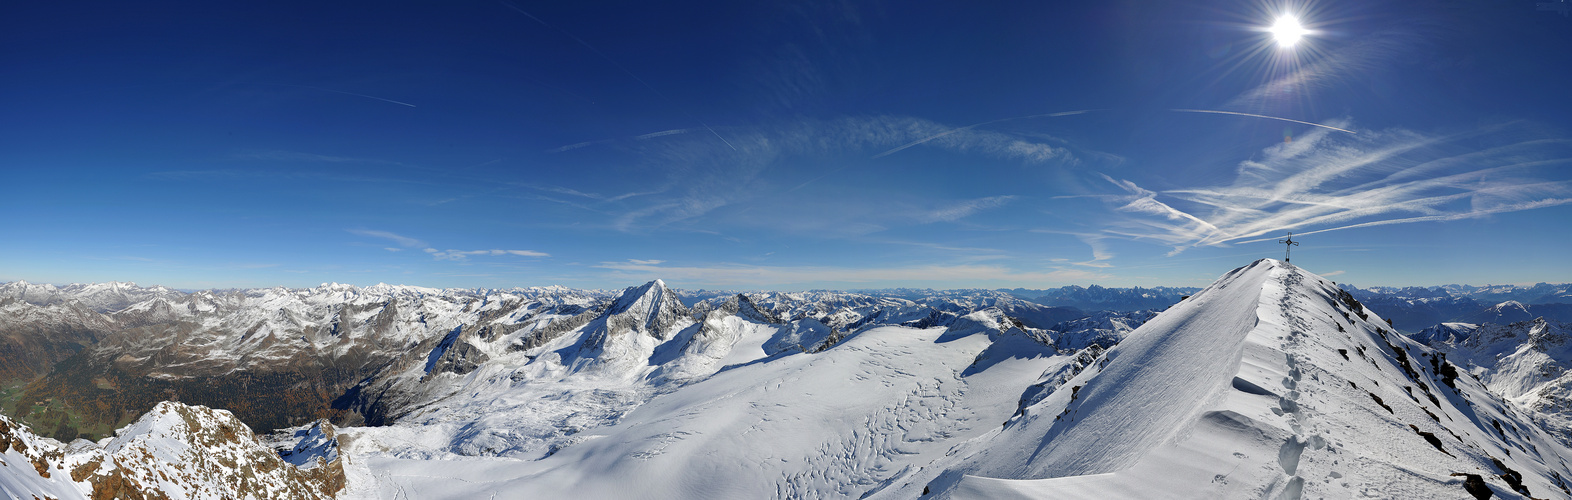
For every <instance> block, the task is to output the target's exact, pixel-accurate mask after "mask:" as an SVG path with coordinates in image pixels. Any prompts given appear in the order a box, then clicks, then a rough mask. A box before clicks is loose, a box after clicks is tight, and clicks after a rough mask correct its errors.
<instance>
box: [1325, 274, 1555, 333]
mask: <svg viewBox="0 0 1572 500" xmlns="http://www.w3.org/2000/svg"><path fill="white" fill-rule="evenodd" d="M1338 286H1339V287H1341V288H1342V289H1343V290H1347V291H1348V293H1350V294H1352V295H1353V296H1354V297H1356V298H1358V299H1359V300H1360V301H1363V302H1364V303H1365V304H1366V305H1369V306H1370V308H1371V309H1373V310H1376V311H1380V312H1381V315H1382V317H1385V318H1387V319H1390V320H1392V324H1393V326H1394V327H1396V328H1397V329H1399V330H1402V331H1405V332H1417V331H1419V330H1421V329H1424V328H1426V327H1429V326H1431V325H1435V324H1438V323H1448V322H1462V323H1474V324H1479V323H1496V324H1503V325H1504V324H1509V323H1515V322H1518V321H1527V320H1531V319H1534V318H1538V317H1544V318H1547V319H1551V320H1556V321H1572V284H1559V285H1552V284H1548V283H1539V284H1536V285H1533V286H1526V287H1525V286H1515V285H1491V286H1468V285H1446V286H1436V287H1404V288H1397V287H1371V288H1359V287H1356V286H1353V285H1349V284H1346V283H1345V284H1340V285H1338Z"/></svg>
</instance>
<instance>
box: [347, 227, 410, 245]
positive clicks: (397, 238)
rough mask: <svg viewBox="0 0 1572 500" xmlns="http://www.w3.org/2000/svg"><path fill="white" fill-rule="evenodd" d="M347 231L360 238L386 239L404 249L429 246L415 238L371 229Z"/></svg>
mask: <svg viewBox="0 0 1572 500" xmlns="http://www.w3.org/2000/svg"><path fill="white" fill-rule="evenodd" d="M345 231H348V232H349V233H350V234H354V235H358V236H369V237H372V238H382V239H385V240H389V241H392V242H394V243H398V244H399V245H400V246H403V247H406V248H421V247H425V246H427V245H426V242H424V241H420V240H418V239H415V238H410V237H408V236H403V235H399V234H394V233H392V232H389V231H374V230H370V229H345Z"/></svg>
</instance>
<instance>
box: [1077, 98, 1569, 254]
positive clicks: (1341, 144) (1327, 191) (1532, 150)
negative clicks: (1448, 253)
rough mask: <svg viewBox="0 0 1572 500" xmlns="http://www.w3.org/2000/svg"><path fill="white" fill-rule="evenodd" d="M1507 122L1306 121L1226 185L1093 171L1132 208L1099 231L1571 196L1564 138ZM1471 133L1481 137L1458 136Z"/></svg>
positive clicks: (1465, 213) (1431, 212) (1320, 223)
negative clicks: (1337, 129)
mask: <svg viewBox="0 0 1572 500" xmlns="http://www.w3.org/2000/svg"><path fill="white" fill-rule="evenodd" d="M1518 128H1519V127H1516V126H1513V125H1508V126H1500V127H1490V128H1486V129H1482V130H1479V131H1475V132H1471V133H1466V134H1455V135H1450V136H1434V135H1427V134H1422V133H1418V132H1413V131H1408V130H1401V129H1393V130H1386V131H1366V132H1362V133H1361V134H1359V135H1357V136H1350V135H1347V134H1341V133H1331V132H1330V131H1327V130H1319V129H1318V130H1316V131H1312V132H1311V133H1309V134H1307V135H1306V136H1305V137H1303V138H1302V139H1301V140H1298V141H1295V142H1292V143H1286V144H1279V145H1276V146H1272V147H1269V148H1267V149H1265V150H1264V151H1262V153H1261V155H1260V158H1259V159H1252V160H1246V161H1243V162H1240V163H1239V165H1238V168H1237V169H1236V172H1235V179H1234V181H1233V183H1232V184H1229V185H1219V186H1196V187H1183V188H1178V189H1170V190H1165V191H1162V192H1156V191H1152V190H1148V189H1145V188H1142V187H1140V186H1138V185H1136V184H1135V183H1134V182H1131V181H1129V180H1123V179H1114V178H1112V177H1108V176H1103V178H1104V179H1105V180H1106V181H1107V182H1109V183H1112V184H1113V185H1115V186H1117V187H1118V188H1120V189H1121V190H1122V191H1124V194H1112V195H1102V196H1101V197H1102V199H1103V200H1104V201H1107V202H1111V203H1112V205H1113V208H1114V209H1115V210H1117V211H1119V212H1123V213H1126V214H1130V215H1132V217H1130V218H1127V219H1124V220H1121V221H1117V222H1116V224H1115V226H1114V227H1112V228H1110V229H1108V230H1107V231H1105V233H1106V234H1109V235H1114V236H1122V237H1129V238H1148V239H1153V240H1157V241H1160V242H1162V243H1164V244H1168V245H1172V246H1173V247H1174V250H1173V252H1171V253H1170V255H1172V254H1177V253H1179V252H1182V251H1183V250H1185V249H1187V248H1193V247H1197V246H1206V245H1227V244H1231V243H1250V242H1256V241H1265V240H1269V239H1272V238H1275V237H1278V236H1279V235H1280V233H1282V232H1286V231H1293V232H1295V233H1296V235H1300V234H1305V235H1308V234H1316V233H1323V232H1327V231H1338V230H1344V229H1354V228H1362V227H1372V226H1382V225H1390V224H1406V223H1414V222H1429V221H1450V220H1461V219H1471V218H1480V217H1486V216H1489V215H1493V214H1500V213H1507V212H1517V211H1524V210H1533V209H1537V208H1545V207H1552V206H1558V205H1564V204H1568V203H1572V181H1569V180H1568V176H1567V175H1566V174H1565V166H1566V165H1568V164H1572V140H1566V139H1540V138H1531V139H1524V138H1523V136H1524V134H1522V133H1519V132H1518ZM1480 143H1486V144H1491V145H1489V146H1485V147H1474V148H1469V147H1468V145H1473V144H1480ZM1268 234H1270V235H1272V236H1270V237H1265V238H1263V237H1262V236H1264V235H1268Z"/></svg>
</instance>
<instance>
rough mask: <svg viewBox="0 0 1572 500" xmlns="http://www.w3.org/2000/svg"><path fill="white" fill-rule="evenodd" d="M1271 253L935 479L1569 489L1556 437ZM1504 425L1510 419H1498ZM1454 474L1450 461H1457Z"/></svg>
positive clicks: (1291, 491) (1099, 491)
mask: <svg viewBox="0 0 1572 500" xmlns="http://www.w3.org/2000/svg"><path fill="white" fill-rule="evenodd" d="M1384 326H1385V322H1384V321H1383V320H1381V319H1380V318H1378V317H1376V316H1375V315H1373V314H1371V313H1370V312H1369V311H1368V310H1366V309H1364V308H1363V306H1362V305H1361V304H1359V303H1358V302H1357V301H1356V300H1354V299H1353V298H1352V297H1351V296H1348V295H1347V294H1346V292H1341V293H1340V291H1339V290H1338V289H1337V288H1336V287H1335V286H1334V285H1333V284H1332V283H1331V282H1329V281H1326V280H1324V279H1321V278H1319V277H1316V276H1314V275H1310V274H1308V273H1305V272H1304V271H1303V270H1300V269H1298V268H1295V267H1293V266H1290V265H1287V264H1283V263H1279V262H1276V261H1271V260H1263V261H1258V262H1256V263H1255V264H1253V265H1252V266H1250V267H1247V268H1241V269H1238V270H1235V271H1234V272H1232V273H1229V275H1227V276H1224V277H1223V278H1222V279H1220V280H1219V281H1218V282H1217V283H1215V284H1213V285H1212V286H1210V287H1208V288H1207V289H1205V290H1203V291H1201V292H1199V293H1197V294H1196V295H1195V296H1192V297H1191V298H1190V299H1189V300H1186V301H1184V302H1181V303H1180V304H1178V305H1176V306H1175V307H1174V308H1172V309H1170V310H1168V311H1166V312H1164V313H1163V314H1160V315H1158V316H1157V317H1156V318H1154V319H1153V320H1152V321H1149V322H1147V323H1146V324H1144V325H1142V327H1141V328H1139V329H1137V330H1136V331H1134V332H1131V333H1130V335H1129V336H1128V337H1127V339H1126V340H1125V342H1123V343H1121V344H1119V345H1118V346H1117V347H1114V348H1113V349H1110V350H1109V351H1108V352H1107V353H1105V354H1104V355H1103V357H1102V360H1101V361H1099V362H1098V367H1097V368H1095V369H1087V370H1085V371H1083V372H1082V373H1081V374H1080V375H1078V376H1076V377H1075V378H1074V379H1073V380H1071V381H1070V382H1068V383H1066V384H1065V385H1070V386H1072V389H1074V390H1072V391H1063V390H1060V391H1057V392H1055V393H1053V394H1052V395H1050V396H1049V397H1047V398H1044V399H1043V400H1042V401H1041V402H1039V403H1037V404H1036V405H1033V406H1032V407H1030V408H1027V409H1026V411H1025V412H1024V414H1023V415H1022V416H1020V417H1017V418H1016V419H1014V420H1013V421H1012V422H1011V423H1010V424H1009V425H1007V426H1006V428H1005V429H1003V430H1002V431H1001V432H999V433H998V435H997V436H992V437H991V439H988V440H984V441H979V442H974V443H970V445H971V446H972V447H974V448H975V451H974V452H972V453H973V454H972V455H971V456H969V457H967V458H964V459H961V460H958V462H959V465H958V466H957V467H955V468H954V469H952V470H953V471H954V472H950V473H946V474H942V475H939V476H938V477H936V478H935V480H934V481H933V482H932V483H931V484H930V486H932V487H933V488H934V489H939V490H941V491H942V492H943V494H944V496H949V497H952V498H1035V497H1045V496H1051V497H1054V498H1110V497H1121V498H1155V497H1175V498H1201V497H1212V498H1240V497H1271V498H1302V497H1309V498H1314V497H1334V498H1336V497H1349V496H1357V495H1371V494H1375V495H1392V496H1398V497H1405V498H1416V497H1429V496H1440V497H1458V496H1462V495H1463V494H1465V490H1464V483H1465V482H1466V480H1467V479H1468V477H1469V476H1468V475H1469V474H1473V475H1475V476H1480V477H1481V478H1482V479H1483V481H1484V484H1485V485H1487V486H1488V487H1489V489H1490V490H1492V491H1493V492H1494V494H1495V495H1498V496H1502V497H1505V498H1516V497H1519V495H1522V496H1527V494H1528V493H1529V492H1533V493H1536V494H1538V495H1546V494H1550V493H1551V492H1555V494H1558V495H1559V494H1568V492H1567V490H1566V489H1564V488H1565V484H1564V482H1563V480H1562V478H1563V477H1566V476H1569V475H1572V472H1569V471H1568V470H1567V468H1566V466H1565V465H1564V462H1563V460H1564V457H1566V456H1568V455H1567V453H1568V450H1567V449H1566V448H1565V447H1563V446H1562V445H1561V444H1560V443H1558V442H1556V441H1555V440H1554V439H1551V438H1550V436H1549V435H1548V434H1546V433H1545V432H1544V431H1543V430H1541V429H1539V428H1538V426H1536V425H1533V424H1532V423H1531V422H1529V420H1528V419H1527V418H1526V417H1525V416H1523V415H1521V414H1519V413H1518V412H1516V411H1515V410H1514V409H1513V408H1512V406H1511V405H1510V404H1508V403H1506V402H1505V401H1502V400H1501V399H1500V398H1498V397H1497V396H1495V395H1493V394H1491V393H1490V392H1489V391H1488V389H1487V388H1486V387H1485V386H1484V385H1483V384H1481V383H1479V382H1478V381H1475V380H1473V379H1472V378H1470V377H1460V376H1458V374H1457V371H1456V370H1455V369H1453V368H1452V367H1451V365H1449V364H1447V363H1446V361H1444V360H1443V359H1442V358H1440V357H1439V356H1436V355H1435V353H1434V352H1433V351H1431V350H1429V349H1427V348H1425V347H1423V346H1420V345H1418V344H1417V343H1415V342H1412V341H1410V340H1408V339H1407V338H1404V337H1402V336H1399V335H1396V334H1395V333H1391V332H1388V331H1387V330H1385V328H1384ZM1500 429H1505V430H1500ZM1453 474H1458V475H1457V476H1453Z"/></svg>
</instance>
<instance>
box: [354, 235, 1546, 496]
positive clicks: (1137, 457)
mask: <svg viewBox="0 0 1572 500" xmlns="http://www.w3.org/2000/svg"><path fill="white" fill-rule="evenodd" d="M652 291H653V290H652V289H650V288H649V287H646V289H643V290H632V289H630V291H628V292H625V293H624V297H623V298H622V299H619V300H618V302H619V303H622V302H626V301H627V300H633V301H636V302H638V301H642V302H644V303H653V301H643V300H642V298H644V297H651V295H650V294H651V293H652ZM624 299H627V300H624ZM880 300H891V298H888V297H885V298H881V299H880ZM865 305H866V304H865ZM886 305H887V306H888V307H886V308H884V309H881V310H880V312H877V313H874V314H878V315H885V316H887V317H890V318H892V321H891V322H888V323H882V324H866V323H864V324H863V325H862V326H858V327H856V328H854V329H852V330H840V329H839V328H831V327H830V326H829V325H831V324H835V325H844V326H850V325H853V324H856V323H857V321H858V320H855V319H851V318H854V317H857V316H862V317H867V315H864V314H863V313H852V312H850V311H844V310H843V311H842V312H841V313H829V312H827V311H820V312H824V313H825V314H823V315H822V316H818V317H815V316H814V315H813V314H806V315H798V314H794V313H793V312H794V311H812V310H813V309H812V308H810V307H805V306H802V305H801V303H800V302H797V301H795V299H794V298H792V297H783V296H768V295H763V296H759V297H755V296H752V295H749V294H742V295H741V296H733V297H732V298H729V299H727V300H725V301H719V300H718V298H716V299H710V300H708V301H706V303H701V304H699V305H696V306H695V307H694V308H693V309H695V310H700V311H701V312H702V313H703V314H702V316H703V318H702V319H701V320H698V321H695V322H694V323H692V324H689V325H686V326H682V324H681V323H680V322H673V323H670V325H672V326H671V329H669V330H664V332H666V333H665V335H666V336H665V337H664V338H662V337H661V335H662V333H661V332H662V331H661V330H658V329H656V330H649V329H646V330H638V329H637V328H632V327H628V328H608V327H606V326H604V325H603V323H604V322H601V321H600V320H601V319H603V318H606V317H608V316H609V314H608V311H609V310H608V311H603V312H602V313H600V314H599V315H598V316H596V317H595V318H592V319H590V320H587V321H585V322H583V323H582V325H581V326H578V327H575V328H574V329H573V330H569V331H563V332H557V333H554V334H553V336H552V337H551V338H550V339H549V340H544V341H541V342H538V343H535V344H534V346H533V347H531V348H528V349H524V350H519V351H514V352H512V353H507V354H505V355H504V356H502V357H491V358H488V359H487V361H486V362H484V363H481V364H480V365H478V366H477V367H476V369H475V370H473V371H470V372H468V373H466V374H462V375H460V374H457V373H448V374H443V375H442V376H441V377H442V378H440V379H439V378H437V377H433V378H429V379H427V380H426V382H424V383H426V384H432V383H433V382H437V381H440V380H445V381H446V382H445V383H446V384H447V386H448V387H452V388H453V389H451V390H450V391H448V392H447V394H446V395H444V396H440V397H435V398H433V399H430V400H429V401H428V402H421V403H417V404H416V406H418V408H417V409H415V410H413V411H410V412H409V413H407V414H405V415H404V416H402V417H401V418H399V419H397V420H396V421H394V422H393V423H392V425H388V426H383V427H361V428H350V429H343V430H342V431H341V433H340V436H341V438H342V439H344V440H345V442H346V443H347V444H345V445H344V446H345V447H344V453H346V454H349V455H351V456H356V457H363V459H361V460H358V461H356V463H357V464H359V465H358V466H356V467H352V468H351V469H350V470H348V471H347V473H348V475H349V477H350V480H349V486H348V489H347V490H346V493H345V494H346V496H348V497H366V498H372V497H390V496H393V495H397V494H399V492H406V493H407V492H411V491H419V492H423V494H427V495H432V496H433V497H442V498H475V497H487V496H489V495H492V494H495V495H497V496H498V497H519V498H522V497H536V496H541V497H553V496H564V495H573V496H578V497H619V496H631V497H666V498H846V497H864V498H914V497H919V496H931V497H938V498H1111V497H1112V498H1239V497H1252V498H1254V497H1262V498H1316V497H1328V498H1346V497H1353V496H1360V495H1365V496H1396V497H1405V498H1412V497H1421V496H1434V497H1440V498H1460V497H1467V496H1468V495H1470V494H1471V493H1470V492H1471V491H1489V492H1491V493H1492V494H1493V495H1495V496H1498V497H1502V498H1521V497H1527V496H1528V495H1533V496H1535V497H1546V496H1562V495H1569V496H1572V492H1569V491H1568V490H1567V489H1565V483H1564V481H1563V479H1562V478H1563V477H1566V476H1569V475H1572V471H1569V470H1568V469H1567V466H1566V465H1564V460H1565V458H1566V457H1568V456H1572V454H1569V453H1572V452H1569V451H1568V449H1567V448H1566V447H1565V446H1564V445H1563V444H1561V443H1560V442H1559V441H1558V440H1556V439H1555V438H1554V437H1552V435H1551V434H1550V433H1547V432H1546V431H1544V430H1543V429H1541V428H1540V427H1539V426H1538V425H1536V424H1535V423H1534V422H1533V421H1532V419H1531V418H1530V417H1529V415H1527V414H1526V413H1525V412H1523V411H1521V410H1519V409H1518V408H1517V407H1516V405H1514V404H1512V403H1510V402H1508V401H1506V400H1504V399H1502V398H1500V397H1499V396H1497V395H1496V394H1494V393H1493V392H1491V390H1490V389H1489V388H1488V387H1487V386H1486V384H1485V383H1482V382H1481V381H1479V380H1476V379H1475V378H1474V377H1472V376H1469V375H1467V374H1466V372H1464V371H1461V370H1459V369H1457V368H1456V367H1455V366H1454V365H1452V364H1451V363H1450V362H1448V361H1447V360H1446V358H1445V357H1443V356H1441V355H1440V354H1438V353H1437V352H1435V351H1434V350H1432V349H1430V348H1428V347H1425V346H1423V345H1420V344H1419V343H1417V342H1414V341H1412V340H1410V339H1408V338H1405V337H1403V336H1401V335H1398V334H1396V333H1395V332H1392V331H1390V330H1388V327H1387V325H1386V322H1385V321H1384V320H1383V319H1382V318H1381V317H1379V316H1377V315H1376V314H1375V313H1373V312H1372V311H1370V310H1369V309H1367V308H1365V307H1364V305H1363V304H1361V303H1360V302H1359V301H1357V300H1356V299H1354V298H1353V297H1352V296H1351V295H1349V294H1348V293H1346V292H1344V291H1341V290H1339V289H1338V288H1337V287H1336V286H1335V285H1334V284H1332V283H1331V282H1329V281H1326V280H1324V279H1322V278H1319V277H1317V276H1314V275H1311V274H1309V273H1307V272H1305V271H1303V270H1301V269H1298V268H1296V267H1293V266H1291V265H1287V264H1284V263H1281V262H1277V261H1272V260H1262V261H1258V262H1256V263H1255V264H1252V265H1251V266H1247V267H1244V268H1240V269H1237V270H1235V271H1233V272H1230V273H1228V274H1227V275H1225V276H1224V277H1223V278H1221V279H1219V280H1218V281H1217V282H1216V283H1214V284H1213V285H1212V286H1210V287H1208V288H1206V289H1204V290H1202V291H1200V292H1198V293H1196V294H1195V295H1194V296H1192V297H1190V298H1189V299H1186V300H1184V301H1182V302H1180V303H1179V304H1177V305H1175V306H1174V307H1172V308H1170V309H1168V310H1167V311H1164V312H1162V313H1159V314H1155V315H1132V316H1130V317H1121V316H1112V315H1108V316H1104V317H1102V318H1096V319H1089V320H1084V321H1080V322H1075V323H1076V324H1080V325H1084V326H1086V327H1087V328H1086V329H1084V330H1082V331H1080V332H1076V333H1074V334H1069V333H1066V332H1060V331H1057V330H1040V329H1036V328H1032V327H1029V326H1025V325H1022V324H1020V323H1019V322H1018V321H1016V320H1012V319H1011V318H1010V317H1009V316H1008V315H1007V314H1004V313H1003V311H1002V310H1001V309H998V308H991V307H990V308H984V309H981V310H975V311H971V312H968V313H966V314H964V315H952V314H946V313H944V312H943V311H938V312H937V313H935V312H928V313H927V314H919V313H920V312H921V310H910V309H907V307H909V305H906V304H904V303H902V302H898V301H896V302H890V303H888V304H886ZM851 309H855V308H851ZM674 310H676V307H675V306H670V307H662V308H650V309H648V310H640V311H639V316H638V317H640V318H650V317H661V316H662V315H664V314H665V313H666V312H673V311H674ZM886 311H887V312H886ZM932 311H937V310H932ZM837 314H840V315H839V316H838V315H837ZM906 318H911V319H909V320H907V321H901V322H896V321H894V320H897V319H906ZM810 320H811V321H812V322H811V323H810V322H809V321H810ZM848 320H850V321H849V322H848ZM1143 320H1144V322H1143ZM644 324H646V325H648V324H649V323H647V322H646V323H644ZM821 327H822V328H821ZM1100 327H1102V328H1101V329H1104V330H1109V331H1110V332H1117V333H1109V334H1104V333H1101V332H1097V330H1098V329H1099V328H1100ZM1127 327H1134V329H1133V330H1126V331H1119V330H1122V329H1123V328H1127ZM827 331H828V333H827ZM837 337H838V338H837ZM611 338H624V339H627V340H626V342H627V344H628V345H627V346H626V347H625V348H623V349H621V350H611V349H605V348H597V347H595V346H596V345H600V344H597V342H603V341H601V340H597V339H611ZM832 338H833V339H834V341H833V342H830V339H832ZM1086 339H1097V341H1093V342H1091V344H1090V345H1085V347H1081V348H1079V349H1077V347H1079V346H1080V345H1082V344H1086ZM1101 341H1108V342H1110V343H1112V344H1113V345H1108V346H1105V345H1102V344H1101V343H1100V342H1101ZM1114 341H1117V342H1116V343H1114ZM477 348H480V349H485V348H487V346H486V345H485V344H481V345H477ZM488 352H489V351H488ZM613 353H617V356H618V357H617V358H616V359H618V360H620V361H622V362H619V363H606V362H601V361H599V360H597V359H596V358H599V357H601V356H607V355H611V354H613ZM628 353H633V354H636V355H647V356H648V357H647V358H645V361H644V362H643V363H639V362H627V361H629V360H630V359H632V358H630V357H626V354H628ZM403 380H405V381H410V380H417V379H416V378H413V377H406V378H404V379H403ZM404 383H412V382H404ZM394 385H395V386H397V385H398V384H394ZM433 396H435V395H434V394H433ZM459 458H462V459H463V460H462V461H456V462H441V461H437V462H434V461H433V460H435V459H459ZM448 463H452V464H462V465H452V466H449V465H442V464H448ZM434 471H435V472H434Z"/></svg>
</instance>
